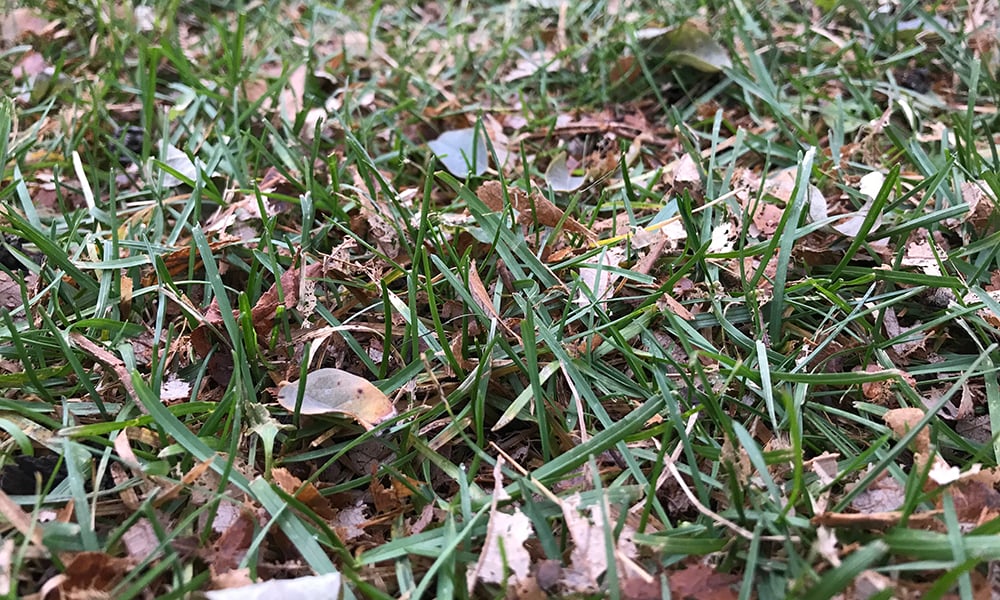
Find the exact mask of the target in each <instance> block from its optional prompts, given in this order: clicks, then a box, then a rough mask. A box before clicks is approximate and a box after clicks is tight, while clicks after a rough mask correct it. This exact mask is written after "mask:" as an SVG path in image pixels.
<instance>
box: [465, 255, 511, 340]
mask: <svg viewBox="0 0 1000 600" xmlns="http://www.w3.org/2000/svg"><path fill="white" fill-rule="evenodd" d="M469 292H470V293H471V294H472V299H473V300H474V301H475V303H476V306H478V307H479V308H481V309H483V312H485V313H486V314H487V315H488V316H489V317H490V318H491V319H493V320H494V321H496V323H497V324H498V325H499V326H500V328H501V329H503V330H504V332H505V333H506V334H507V335H509V336H511V337H512V338H514V339H515V340H517V343H518V344H523V343H524V342H523V341H522V340H521V336H519V335H517V332H515V331H514V330H513V329H511V328H510V326H509V325H507V323H506V322H505V321H504V320H503V318H502V317H501V316H500V314H499V313H498V312H497V310H496V309H495V308H493V299H492V298H490V294H489V292H487V291H486V286H485V285H483V280H482V279H481V278H480V277H479V271H478V270H477V269H476V261H475V260H473V261H472V263H471V264H470V265H469Z"/></svg>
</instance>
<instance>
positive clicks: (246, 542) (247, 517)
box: [204, 506, 257, 573]
mask: <svg viewBox="0 0 1000 600" xmlns="http://www.w3.org/2000/svg"><path fill="white" fill-rule="evenodd" d="M256 526H257V518H256V516H255V515H254V513H253V509H252V508H251V507H249V506H243V507H242V508H241V510H240V511H239V513H238V516H237V518H236V519H235V520H234V521H233V522H232V523H230V524H229V527H227V528H226V530H225V531H224V532H223V533H222V535H221V536H219V539H217V540H215V542H214V543H213V544H212V546H211V547H210V548H209V549H208V552H207V554H206V556H205V557H204V558H205V562H207V563H208V564H209V565H210V567H211V569H212V572H213V573H225V572H227V571H231V570H233V569H235V568H236V567H237V566H239V564H240V562H241V561H242V560H243V557H244V556H246V553H247V550H248V549H249V548H250V544H251V543H253V538H254V534H255V531H256Z"/></svg>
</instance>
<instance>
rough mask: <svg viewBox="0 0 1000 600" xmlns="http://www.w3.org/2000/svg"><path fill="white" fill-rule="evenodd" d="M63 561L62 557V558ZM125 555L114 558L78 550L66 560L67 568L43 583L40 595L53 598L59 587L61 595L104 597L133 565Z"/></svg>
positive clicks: (69, 596)
mask: <svg viewBox="0 0 1000 600" xmlns="http://www.w3.org/2000/svg"><path fill="white" fill-rule="evenodd" d="M64 560H65V559H64ZM132 566H133V563H132V561H131V560H129V559H126V558H116V557H114V556H111V555H109V554H105V553H104V552H79V553H77V554H75V555H73V556H72V558H71V559H69V562H68V563H67V565H66V571H65V572H64V573H63V574H62V575H58V576H56V577H54V578H52V579H50V580H49V581H47V582H46V583H45V585H43V586H42V590H41V597H42V598H46V597H52V596H50V594H51V593H52V592H53V591H56V590H58V594H59V596H58V597H60V598H106V597H108V596H107V592H109V591H110V590H111V589H112V588H114V586H115V585H116V584H117V583H118V582H119V581H121V580H122V578H123V577H124V576H125V574H126V573H128V572H129V570H130V569H131V568H132Z"/></svg>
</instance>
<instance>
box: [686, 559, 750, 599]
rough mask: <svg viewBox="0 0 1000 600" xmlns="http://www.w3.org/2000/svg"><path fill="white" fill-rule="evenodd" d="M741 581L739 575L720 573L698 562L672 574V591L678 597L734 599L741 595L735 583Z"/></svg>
mask: <svg viewBox="0 0 1000 600" xmlns="http://www.w3.org/2000/svg"><path fill="white" fill-rule="evenodd" d="M739 581H740V577H739V576H738V575H730V574H728V573H719V572H718V571H716V570H715V569H713V568H712V567H709V566H706V565H702V564H696V565H690V566H687V567H684V568H683V569H681V570H679V571H674V572H673V573H671V574H670V592H671V593H672V594H676V595H677V597H678V598H698V599H699V600H734V599H735V598H738V597H739V595H738V594H737V593H736V592H735V591H734V590H733V585H735V584H737V583H738V582H739Z"/></svg>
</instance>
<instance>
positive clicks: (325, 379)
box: [278, 369, 396, 429]
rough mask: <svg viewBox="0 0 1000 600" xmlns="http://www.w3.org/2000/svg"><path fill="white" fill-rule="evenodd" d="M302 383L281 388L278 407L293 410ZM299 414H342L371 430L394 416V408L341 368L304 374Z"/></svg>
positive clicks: (367, 384) (374, 390) (381, 396)
mask: <svg viewBox="0 0 1000 600" xmlns="http://www.w3.org/2000/svg"><path fill="white" fill-rule="evenodd" d="M301 383H302V380H301V379H300V380H299V381H298V382H294V383H289V384H287V385H285V386H282V388H281V389H280V390H279V391H278V404H280V405H281V406H282V407H284V408H285V409H286V410H289V411H294V410H295V404H296V400H297V399H298V394H299V385H300V384H301ZM299 414H303V415H328V414H343V415H347V416H349V417H351V418H352V419H354V420H355V421H357V422H358V423H359V424H361V426H362V427H364V428H365V429H372V428H374V427H375V426H376V425H378V424H379V423H381V422H382V421H385V420H386V419H391V418H392V417H394V416H396V407H395V406H393V405H392V402H391V401H390V400H389V398H388V397H387V396H386V395H385V394H383V393H382V390H380V389H378V388H377V387H375V386H374V385H373V384H372V383H371V382H370V381H368V380H367V379H365V378H363V377H358V376H357V375H354V374H353V373H348V372H347V371H341V370H340V369H317V370H315V371H313V372H312V373H309V374H308V375H306V378H305V390H303V394H302V405H301V406H300V407H299Z"/></svg>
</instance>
